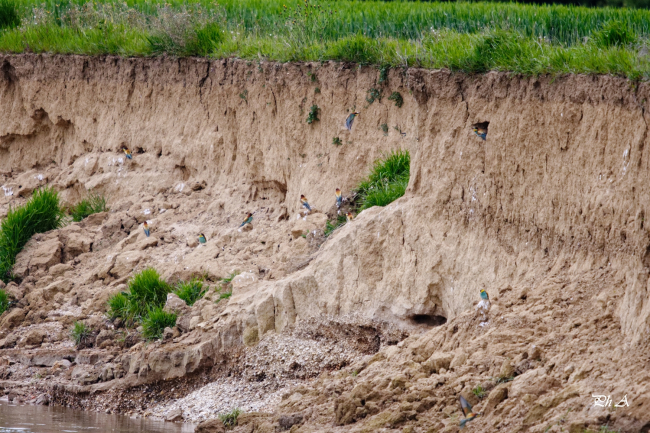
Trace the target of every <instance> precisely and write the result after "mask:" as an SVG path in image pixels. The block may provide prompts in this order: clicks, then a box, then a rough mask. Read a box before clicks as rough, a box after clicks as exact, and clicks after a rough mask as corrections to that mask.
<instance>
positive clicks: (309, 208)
mask: <svg viewBox="0 0 650 433" xmlns="http://www.w3.org/2000/svg"><path fill="white" fill-rule="evenodd" d="M300 203H302V207H304V208H305V209H307V210H308V211H309V212H311V207H310V206H309V203H307V197H305V196H304V195H302V194H301V195H300Z"/></svg>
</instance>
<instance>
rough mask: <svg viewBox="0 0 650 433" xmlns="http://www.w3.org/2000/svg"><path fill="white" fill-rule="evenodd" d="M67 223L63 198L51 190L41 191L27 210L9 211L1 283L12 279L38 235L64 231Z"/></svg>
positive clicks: (3, 228)
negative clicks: (22, 253) (19, 259)
mask: <svg viewBox="0 0 650 433" xmlns="http://www.w3.org/2000/svg"><path fill="white" fill-rule="evenodd" d="M64 222H65V213H64V212H63V209H61V206H60V204H59V195H58V193H57V192H56V191H54V190H53V189H50V188H41V189H39V190H37V191H36V192H34V194H33V195H32V198H31V199H30V200H29V201H28V202H27V203H25V204H24V205H23V206H19V207H17V208H9V212H8V213H7V217H6V218H5V219H3V220H2V223H1V224H0V280H2V281H4V282H8V281H10V280H11V279H12V275H11V269H12V268H13V266H14V264H15V263H16V256H17V255H18V253H19V252H20V251H21V250H22V249H23V247H24V246H25V244H26V243H27V241H28V240H29V239H30V238H31V237H32V236H33V235H34V234H36V233H44V232H47V231H50V230H54V229H57V228H60V227H62V226H63V224H64Z"/></svg>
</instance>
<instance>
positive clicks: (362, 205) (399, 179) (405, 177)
mask: <svg viewBox="0 0 650 433" xmlns="http://www.w3.org/2000/svg"><path fill="white" fill-rule="evenodd" d="M410 164H411V157H410V155H409V152H408V150H404V151H402V150H398V151H394V152H392V153H391V154H389V155H386V156H385V157H384V158H380V159H378V160H376V161H375V162H374V164H373V167H372V170H371V171H370V174H369V175H368V177H367V178H366V179H365V180H363V181H362V182H361V183H360V184H359V185H358V186H357V187H356V189H355V191H356V194H357V196H358V199H357V202H358V203H359V206H358V210H359V211H362V210H364V209H368V208H370V207H372V206H386V205H387V204H389V203H392V202H393V201H395V200H397V199H398V198H400V197H402V196H403V195H404V193H405V192H406V187H407V186H408V183H409V178H410Z"/></svg>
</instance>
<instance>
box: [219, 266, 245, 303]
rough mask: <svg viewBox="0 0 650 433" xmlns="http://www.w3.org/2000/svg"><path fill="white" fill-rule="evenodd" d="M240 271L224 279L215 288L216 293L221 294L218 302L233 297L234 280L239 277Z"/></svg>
mask: <svg viewBox="0 0 650 433" xmlns="http://www.w3.org/2000/svg"><path fill="white" fill-rule="evenodd" d="M239 274H240V272H239V271H235V272H233V273H231V274H230V275H228V276H227V277H226V278H222V279H221V282H220V283H219V286H217V287H216V288H215V291H216V292H217V293H219V299H217V301H216V302H219V301H221V300H222V299H228V298H230V297H231V296H232V286H231V283H232V280H233V279H234V278H235V277H236V276H237V275H239Z"/></svg>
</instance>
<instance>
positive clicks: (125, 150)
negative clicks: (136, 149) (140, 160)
mask: <svg viewBox="0 0 650 433" xmlns="http://www.w3.org/2000/svg"><path fill="white" fill-rule="evenodd" d="M122 151H123V152H124V154H125V155H126V157H127V159H133V155H131V151H130V150H129V149H127V148H126V147H125V148H123V149H122Z"/></svg>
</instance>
